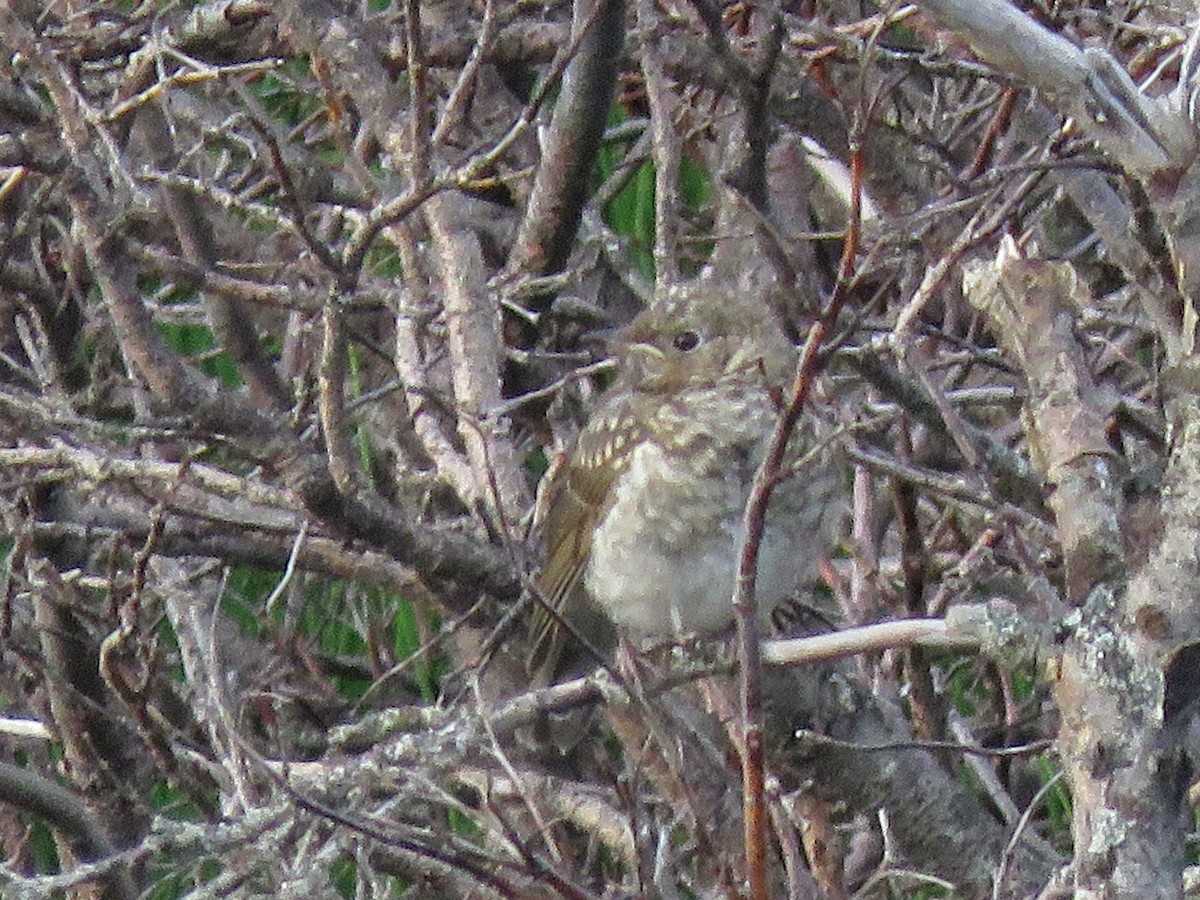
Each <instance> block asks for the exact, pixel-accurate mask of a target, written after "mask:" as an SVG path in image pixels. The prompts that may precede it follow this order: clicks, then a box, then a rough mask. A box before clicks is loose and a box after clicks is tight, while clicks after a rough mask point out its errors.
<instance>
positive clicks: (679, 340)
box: [671, 331, 700, 353]
mask: <svg viewBox="0 0 1200 900" xmlns="http://www.w3.org/2000/svg"><path fill="white" fill-rule="evenodd" d="M671 343H672V344H674V345H675V349H676V350H682V351H683V352H684V353H687V352H688V351H689V350H695V349H696V348H697V347H699V346H700V335H698V334H696V332H694V331H683V332H680V333H679V334H677V335H675V340H673V341H672V342H671Z"/></svg>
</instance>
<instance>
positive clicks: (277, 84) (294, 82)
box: [253, 56, 321, 125]
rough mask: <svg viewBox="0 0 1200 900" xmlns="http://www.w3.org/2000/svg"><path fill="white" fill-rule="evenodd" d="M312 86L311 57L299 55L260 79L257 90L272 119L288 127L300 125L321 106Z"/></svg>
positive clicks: (255, 84) (256, 85) (255, 86)
mask: <svg viewBox="0 0 1200 900" xmlns="http://www.w3.org/2000/svg"><path fill="white" fill-rule="evenodd" d="M311 84H312V74H311V68H310V66H309V62H308V58H307V57H305V56H298V57H296V58H295V59H291V60H288V61H287V62H286V63H284V64H283V65H282V66H280V67H279V68H277V69H275V70H274V71H273V72H268V73H267V74H265V75H263V76H262V77H261V78H259V79H257V80H256V81H255V82H254V83H253V89H254V93H255V95H256V96H257V97H258V99H259V101H260V102H261V103H262V105H263V107H264V108H265V109H266V110H267V111H268V112H269V113H270V114H271V115H272V116H274V117H275V118H276V119H278V120H279V121H280V122H283V123H284V124H287V125H299V124H300V123H301V122H303V121H304V120H305V119H307V118H308V117H309V116H310V115H312V114H313V113H314V112H316V111H317V109H318V108H319V107H320V106H321V99H320V97H319V96H318V95H317V93H316V92H315V91H314V90H312V88H311Z"/></svg>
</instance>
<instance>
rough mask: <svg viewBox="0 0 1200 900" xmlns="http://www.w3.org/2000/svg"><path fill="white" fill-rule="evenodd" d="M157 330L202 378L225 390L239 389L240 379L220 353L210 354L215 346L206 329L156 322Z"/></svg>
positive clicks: (202, 326) (179, 323) (204, 326)
mask: <svg viewBox="0 0 1200 900" xmlns="http://www.w3.org/2000/svg"><path fill="white" fill-rule="evenodd" d="M158 330H159V331H160V332H162V336H163V338H164V339H165V340H166V342H167V345H168V346H169V347H170V348H171V349H172V350H175V351H176V352H178V353H180V354H182V355H184V356H188V357H192V358H193V359H194V360H195V362H196V363H197V366H198V367H199V369H200V371H202V372H204V373H205V374H206V375H211V376H212V377H214V378H218V379H220V381H221V383H222V384H223V385H225V386H226V387H238V386H239V385H241V383H242V376H241V375H240V374H239V373H238V370H237V366H235V365H234V364H233V361H232V360H230V358H229V356H228V354H226V353H225V352H224V351H220V352H212V351H213V350H214V348H215V347H216V346H217V342H216V339H215V338H214V337H213V333H212V331H210V330H209V328H208V326H207V325H196V324H192V323H186V322H159V323H158Z"/></svg>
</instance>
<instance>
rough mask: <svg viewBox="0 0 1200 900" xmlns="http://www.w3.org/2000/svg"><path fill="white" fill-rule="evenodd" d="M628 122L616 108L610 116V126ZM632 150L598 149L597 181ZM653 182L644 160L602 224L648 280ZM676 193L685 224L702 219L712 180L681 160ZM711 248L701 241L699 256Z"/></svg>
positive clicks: (620, 146)
mask: <svg viewBox="0 0 1200 900" xmlns="http://www.w3.org/2000/svg"><path fill="white" fill-rule="evenodd" d="M627 118H628V117H627V116H626V114H625V111H624V110H623V109H622V108H621V107H619V106H617V107H614V108H613V110H612V112H611V113H610V114H609V124H610V125H619V124H621V123H622V122H624V121H626V119H627ZM632 146H633V141H632V140H630V141H623V142H619V143H614V144H610V145H607V146H605V147H602V148H601V150H600V154H599V156H598V157H597V162H596V170H597V175H598V180H599V181H601V182H602V181H604V180H605V179H607V178H608V177H609V176H611V175H612V174H613V172H615V171H616V170H617V168H618V167H619V166H620V165H621V163H622V161H623V160H624V158H625V156H626V154H628V152H629V150H630V149H631V147H632ZM654 181H655V167H654V164H653V163H652V162H650V161H648V160H647V161H646V162H643V163H641V164H640V165H639V166H638V167H637V168H636V169H635V170H634V172H633V175H632V176H631V177H630V179H629V181H628V182H627V183H626V184H625V186H624V187H623V188H621V190H620V191H619V192H617V194H616V195H615V196H614V197H613V198H612V200H611V201H610V202H609V204H608V206H607V207H606V208H605V210H604V221H605V222H606V223H607V224H608V226H609V227H610V228H612V229H613V231H615V232H616V233H617V234H619V235H621V236H622V237H624V238H626V239H627V241H628V245H629V252H630V256H631V258H632V260H633V262H634V265H635V266H636V267H637V269H638V272H639V273H640V274H641V275H642V276H643V277H644V278H647V279H650V278H652V277H653V276H654V257H653V248H654V235H655V220H654V214H655V211H654V200H655V186H654ZM678 189H679V198H680V202H681V205H682V209H681V210H680V212H681V214H682V216H683V218H684V220H685V222H686V221H692V220H695V219H697V218H699V217H701V216H703V214H704V213H705V211H706V210H707V209H708V208H709V206H710V204H711V201H712V176H711V175H710V174H709V173H708V172H707V171H706V170H705V169H703V168H702V167H701V166H699V165H698V164H697V163H695V162H694V161H693V160H691V159H688V158H687V157H684V158H683V159H681V160H680V165H679V184H678ZM701 230H702V231H705V230H706V229H703V228H702V229H701ZM711 247H712V242H711V241H709V240H705V241H703V242H702V244H701V246H700V247H699V248H698V249H699V250H700V252H701V256H702V257H703V256H707V254H708V253H709V251H710V250H711Z"/></svg>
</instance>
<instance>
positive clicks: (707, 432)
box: [528, 279, 841, 681]
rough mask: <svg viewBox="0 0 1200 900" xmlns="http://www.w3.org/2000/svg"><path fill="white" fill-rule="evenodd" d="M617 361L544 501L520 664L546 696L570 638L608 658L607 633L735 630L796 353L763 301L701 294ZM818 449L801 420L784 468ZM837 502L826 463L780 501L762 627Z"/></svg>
mask: <svg viewBox="0 0 1200 900" xmlns="http://www.w3.org/2000/svg"><path fill="white" fill-rule="evenodd" d="M614 356H615V359H616V372H617V374H616V377H615V379H614V382H613V384H612V385H611V386H610V388H609V389H608V391H607V392H605V394H604V395H603V398H602V401H601V403H600V405H599V407H598V408H597V409H596V411H595V412H594V414H593V415H592V416H591V418H590V420H589V422H588V424H587V425H586V426H585V427H584V429H583V430H582V431H581V432H580V434H579V437H578V439H577V441H576V443H575V446H574V448H573V450H572V451H571V452H570V454H569V455H568V456H567V457H566V459H565V461H563V462H562V463H561V465H559V466H558V471H557V472H556V473H554V474H553V476H552V478H551V484H550V486H549V488H548V492H547V499H546V505H545V514H544V518H543V521H542V525H541V528H540V533H541V537H542V542H543V546H544V562H543V564H542V566H541V569H540V572H539V573H538V575H537V576H536V579H535V586H536V589H537V592H538V594H539V595H540V598H541V602H540V603H538V604H535V607H534V614H533V616H532V625H531V632H532V634H531V644H530V646H531V649H530V653H529V665H528V668H529V671H530V673H531V674H538V675H540V676H541V677H542V678H543V679H544V680H547V681H552V680H555V678H556V677H558V676H560V675H562V674H563V673H564V672H566V671H567V670H569V669H572V667H573V666H575V665H576V664H577V663H578V660H579V659H580V658H581V656H583V655H585V654H584V653H583V651H582V649H581V645H580V644H579V642H578V640H576V637H575V636H578V637H581V638H583V639H584V640H585V641H586V643H587V645H592V646H595V647H599V648H600V649H602V650H604V649H608V648H609V647H610V646H611V644H612V642H613V634H614V633H623V634H626V635H628V636H629V637H630V638H631V639H633V640H635V641H642V640H646V639H656V640H659V639H672V638H679V637H682V636H692V635H695V636H713V635H716V634H718V633H720V632H721V631H723V630H725V629H728V628H729V627H730V626H731V625H732V623H733V621H734V609H733V605H732V597H733V589H734V583H735V575H736V571H737V562H738V556H739V553H740V550H741V546H742V542H743V537H744V527H743V515H744V510H745V507H746V504H747V500H748V498H749V496H750V491H751V484H752V481H753V479H754V475H755V472H756V470H757V469H758V467H759V465H760V463H761V462H762V460H763V457H764V455H765V453H766V450H767V446H768V444H769V442H770V438H771V435H772V433H773V431H774V429H775V427H776V423H777V421H778V418H779V414H780V411H781V407H782V403H783V396H784V392H785V390H786V387H787V385H789V384H790V383H791V380H792V377H793V375H794V372H795V368H796V363H797V359H798V352H797V349H796V347H795V345H793V344H792V343H791V341H789V340H788V338H787V337H786V335H785V334H784V332H783V329H782V327H781V326H780V324H779V322H778V321H777V319H776V318H775V316H774V315H773V314H772V312H771V310H770V309H769V307H768V305H767V303H766V302H765V301H764V300H762V299H761V298H760V297H757V296H755V295H753V294H749V293H741V292H737V291H733V290H721V289H718V288H717V287H715V286H714V285H713V284H712V283H708V282H705V281H704V280H703V279H700V280H698V281H696V282H693V283H691V284H686V285H680V286H677V287H675V288H672V289H669V290H667V291H665V292H664V295H663V297H662V299H661V300H660V301H659V302H657V303H655V304H652V305H651V306H650V307H648V308H647V309H646V310H644V311H643V312H641V313H640V314H638V315H637V316H636V317H635V318H634V319H633V321H632V322H630V324H629V325H628V326H627V327H626V329H625V330H624V331H623V332H622V333H621V334H620V336H619V338H618V340H617V341H616V345H615V353H614ZM814 441H815V436H814V432H813V424H812V422H811V421H810V420H809V418H803V419H802V420H801V424H800V426H799V427H798V428H797V430H796V432H795V433H794V435H793V438H792V442H791V443H790V444H789V456H788V459H790V460H792V461H795V460H797V459H799V458H800V456H801V455H803V451H804V450H805V449H807V448H809V447H811V446H812V445H813V444H814ZM840 490H841V479H840V477H839V473H838V467H837V465H836V463H835V461H834V460H833V459H832V458H831V454H830V453H818V454H816V456H815V458H814V459H812V460H811V461H810V462H809V464H807V465H806V466H805V467H804V469H803V470H802V471H800V472H798V473H796V475H795V476H794V477H791V478H788V479H786V480H784V481H783V482H781V483H780V484H779V486H778V487H777V489H776V490H775V493H774V494H773V497H772V500H771V503H770V505H769V507H768V512H767V516H766V523H765V527H764V532H763V538H762V542H761V545H760V550H759V561H758V574H757V580H756V590H757V596H758V597H759V598H760V602H759V607H760V611H761V613H762V615H763V616H764V617H765V616H769V614H770V611H771V609H772V608H773V607H774V606H775V605H776V604H777V603H778V602H779V601H782V600H784V599H788V598H790V597H792V596H794V594H795V592H796V590H797V589H798V588H799V587H800V586H801V584H802V582H803V580H804V579H805V577H807V576H810V575H811V574H812V572H813V570H814V568H815V565H816V563H817V562H818V560H819V559H820V556H821V554H822V552H823V551H824V550H826V549H827V547H828V544H829V543H830V542H831V539H832V537H833V534H834V532H835V531H836V528H837V523H838V519H839V516H838V509H839V508H840V506H841V504H840V503H839V493H840ZM564 622H566V623H568V625H569V626H570V627H569V628H568V627H564V624H563V623H564Z"/></svg>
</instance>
